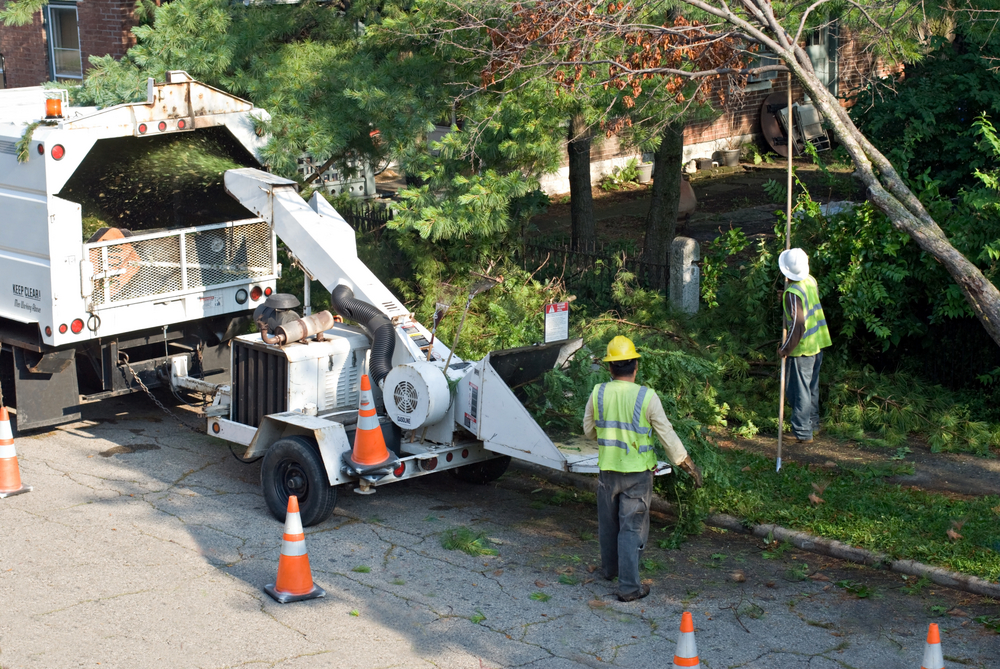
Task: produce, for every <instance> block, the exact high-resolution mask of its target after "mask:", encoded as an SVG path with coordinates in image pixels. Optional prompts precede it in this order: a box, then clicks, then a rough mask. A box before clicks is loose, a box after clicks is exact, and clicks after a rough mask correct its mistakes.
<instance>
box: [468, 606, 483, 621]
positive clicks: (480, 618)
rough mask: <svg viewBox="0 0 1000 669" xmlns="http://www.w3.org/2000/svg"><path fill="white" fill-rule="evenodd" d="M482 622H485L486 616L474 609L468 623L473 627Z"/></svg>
mask: <svg viewBox="0 0 1000 669" xmlns="http://www.w3.org/2000/svg"><path fill="white" fill-rule="evenodd" d="M484 620H486V616H485V615H484V614H483V612H482V611H480V610H479V609H476V612H475V613H473V614H472V615H471V616H469V621H471V622H472V624H473V625H478V624H479V623H481V622H483V621H484Z"/></svg>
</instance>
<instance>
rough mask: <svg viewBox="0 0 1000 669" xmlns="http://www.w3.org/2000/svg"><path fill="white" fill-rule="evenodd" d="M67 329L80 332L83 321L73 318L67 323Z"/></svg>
mask: <svg viewBox="0 0 1000 669" xmlns="http://www.w3.org/2000/svg"><path fill="white" fill-rule="evenodd" d="M69 329H70V330H72V331H73V334H80V333H81V332H83V321H82V320H80V319H79V318H77V319H74V320H73V322H72V323H70V325H69Z"/></svg>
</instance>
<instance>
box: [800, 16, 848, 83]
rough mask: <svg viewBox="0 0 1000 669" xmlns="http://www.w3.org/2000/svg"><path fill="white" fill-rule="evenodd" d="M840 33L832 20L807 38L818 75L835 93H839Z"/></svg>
mask: <svg viewBox="0 0 1000 669" xmlns="http://www.w3.org/2000/svg"><path fill="white" fill-rule="evenodd" d="M839 42H840V34H839V30H838V26H837V22H836V21H831V22H830V23H829V24H827V25H825V26H823V27H822V28H817V29H816V30H814V31H812V33H811V34H810V35H809V36H808V37H807V38H806V53H807V54H809V60H810V62H812V66H813V70H815V72H816V76H817V77H819V80H820V81H822V82H823V85H824V86H826V88H827V90H829V91H830V92H831V93H833V94H834V95H837V78H838V69H839V68H838V65H839V63H838V62H837V46H838V44H839Z"/></svg>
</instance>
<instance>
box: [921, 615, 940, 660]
mask: <svg viewBox="0 0 1000 669" xmlns="http://www.w3.org/2000/svg"><path fill="white" fill-rule="evenodd" d="M920 669H944V654H943V653H942V652H941V632H940V631H938V626H937V623H931V626H930V627H928V628H927V645H926V646H925V647H924V661H923V662H921V663H920Z"/></svg>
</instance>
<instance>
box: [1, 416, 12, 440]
mask: <svg viewBox="0 0 1000 669" xmlns="http://www.w3.org/2000/svg"><path fill="white" fill-rule="evenodd" d="M13 440H14V433H13V432H11V431H10V421H9V420H5V421H0V441H13Z"/></svg>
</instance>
